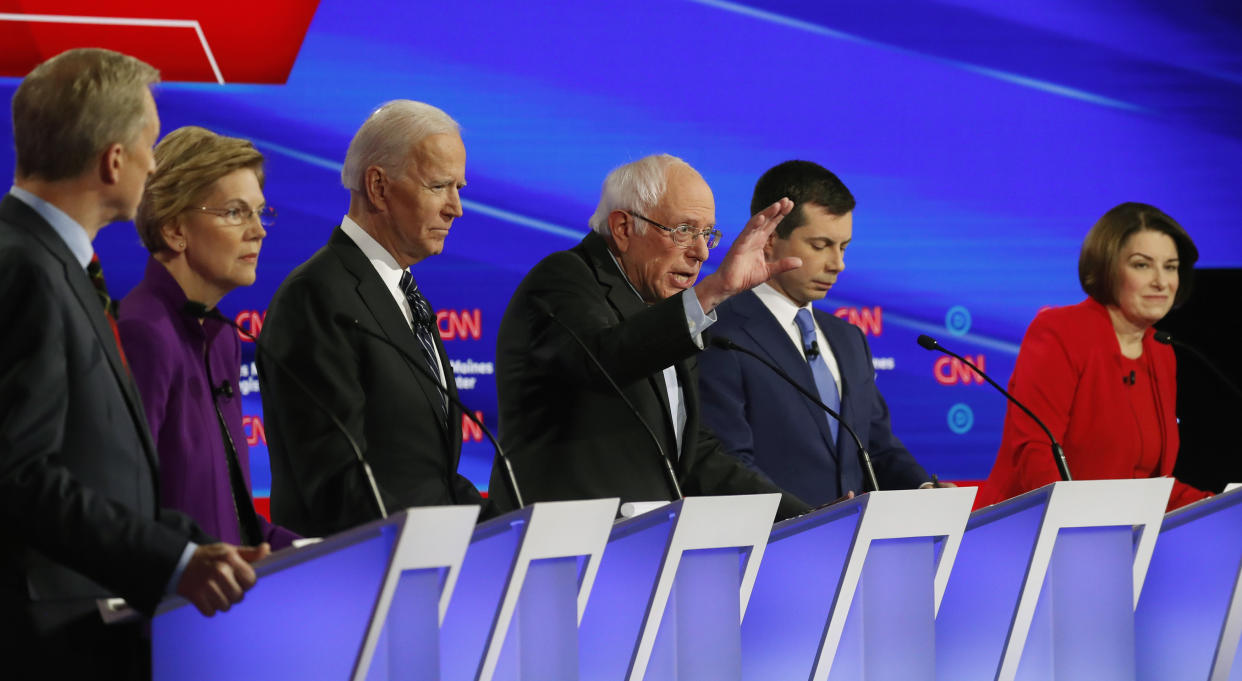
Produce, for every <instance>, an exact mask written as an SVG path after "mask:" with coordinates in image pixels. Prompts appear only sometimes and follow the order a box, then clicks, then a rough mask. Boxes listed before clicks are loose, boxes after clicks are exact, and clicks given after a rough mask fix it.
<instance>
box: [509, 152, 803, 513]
mask: <svg viewBox="0 0 1242 681" xmlns="http://www.w3.org/2000/svg"><path fill="white" fill-rule="evenodd" d="M791 206H792V204H791V203H790V202H789V201H788V200H787V199H781V200H780V201H777V202H776V203H774V204H772V205H770V206H768V207H767V208H765V209H764V210H762V211H760V212H759V213H757V214H756V215H755V216H754V217H752V218H751V219H750V221H749V222H747V223H746V226H745V227H744V228H743V230H742V233H741V234H740V235H739V236H738V238H737V240H736V241H734V242H733V245H732V246H731V247H730V248H729V252H728V253H727V254H725V257H724V260H722V261H721V263H720V266H719V267H718V268H717V269H716V271H715V272H713V273H712V274H710V275H708V276H706V277H704V278H703V280H702V281H699V282H698V283H697V284H696V283H695V282H696V280H697V279H698V275H699V268H700V267H701V266H702V264H703V262H704V261H706V260H707V257H708V252H709V249H710V248H712V247H714V246H716V245H717V243H718V242H719V240H720V236H721V235H720V232H719V231H718V230H717V229H716V228H715V225H716V209H715V201H714V199H713V197H712V192H711V189H710V188H709V187H708V186H707V183H706V182H705V181H704V180H703V178H702V176H700V175H699V173H698V172H696V171H695V170H694V168H692V167H690V165H689V164H687V163H686V162H685V161H682V160H681V159H678V158H676V157H673V156H669V155H667V154H660V155H656V156H648V157H646V158H643V159H640V160H638V161H635V162H633V163H629V164H626V165H623V166H620V167H619V168H616V169H614V170H613V171H612V172H611V173H609V175H608V177H607V179H605V180H604V186H603V191H602V195H601V197H600V201H599V206H598V207H597V208H596V211H595V214H594V215H593V216H592V217H591V220H590V225H591V229H592V231H591V233H589V234H587V236H586V237H585V238H584V239H583V240H582V241H581V242H580V243H579V244H578V245H577V246H575V247H573V248H572V249H570V250H568V251H561V252H559V253H553V254H552V255H550V256H548V257H546V258H544V259H543V260H542V261H541V262H540V263H539V264H538V265H536V266H535V268H534V269H532V270H531V271H530V273H528V274H527V275H526V277H525V279H523V280H522V283H521V284H520V285H519V286H518V289H517V291H516V292H515V293H514V295H513V298H512V300H510V302H509V307H508V309H507V310H506V311H505V315H504V318H503V320H502V321H501V323H500V333H499V336H498V338H499V340H498V342H497V349H496V363H497V380H496V382H497V390H498V392H499V397H500V439H501V441H502V444H503V446H504V448H505V450H506V451H507V452H508V454H509V456H510V457H511V459H512V460H513V467H514V469H515V472H516V475H517V478H518V482H519V485H520V487H521V490H522V494H523V496H524V497H525V499H526V500H527V501H546V500H558V499H586V498H600V497H620V498H621V500H622V501H623V502H629V501H658V500H666V499H671V498H674V497H675V495H676V491H675V489H676V487H680V490H681V492H682V493H684V494H687V495H709V494H746V493H763V492H780V491H781V490H780V489H779V488H777V487H776V486H775V485H773V484H772V483H771V482H769V481H768V480H767V479H766V478H764V477H763V476H761V475H760V474H758V473H755V472H753V471H750V470H747V469H746V468H745V467H744V466H742V465H741V463H740V462H738V460H737V459H735V458H733V457H731V456H729V455H728V454H726V453H725V452H724V450H723V449H722V448H721V446H720V443H719V442H717V441H716V438H715V437H714V436H712V434H711V433H710V432H708V431H707V430H706V429H703V428H700V426H699V400H698V388H697V381H696V372H697V361H696V359H695V354H696V353H697V352H698V351H699V350H701V349H702V347H703V345H702V343H703V341H702V335H701V334H702V332H703V331H704V330H705V329H706V328H707V327H708V326H710V325H711V323H712V322H714V321H715V315H714V313H713V312H712V311H713V310H714V309H715V307H716V306H717V305H719V304H720V303H721V302H723V301H724V300H725V299H727V298H729V297H730V296H732V295H735V294H737V293H740V292H742V291H746V290H748V289H750V288H751V287H753V286H756V285H758V284H759V283H761V282H764V281H767V280H768V278H769V277H771V276H773V275H775V274H777V273H780V272H784V271H786V270H789V269H792V268H794V267H797V266H798V265H799V264H800V262H799V261H798V259H796V258H786V259H783V260H779V261H774V262H768V261H766V260H765V259H764V253H763V247H764V244H765V243H766V242H767V240H768V235H769V234H771V233H772V230H773V229H775V227H776V225H777V224H778V223H780V221H781V219H782V218H783V217H784V216H785V215H787V214H788V213H789V210H790V207H791ZM570 330H572V333H570ZM573 336H577V337H578V338H579V339H580V341H581V343H582V345H585V346H586V347H587V348H589V349H590V352H589V353H588V352H586V351H584V350H583V348H582V346H581V345H579V341H577V340H575V339H574V338H573ZM588 354H589V355H593V356H594V357H595V359H597V360H598V361H599V363H600V364H601V365H602V367H603V368H604V369H605V370H606V372H607V374H608V375H609V376H611V378H612V379H614V380H615V381H616V382H617V384H619V386H620V388H621V390H622V391H623V392H624V394H625V395H626V397H627V398H628V401H629V402H630V403H631V404H633V407H634V410H636V411H637V412H638V415H635V414H633V413H631V409H630V407H629V406H628V405H627V404H626V400H623V399H622V398H621V397H620V396H619V395H618V394H617V392H616V391H615V390H614V389H613V388H612V387H611V386H610V385H609V383H608V378H606V377H605V375H604V372H602V371H601V370H600V369H599V368H598V367H597V366H595V363H594V361H593V360H592V358H591V357H590V356H588ZM648 427H650V428H651V430H652V432H648V430H647V428H648ZM653 438H654V440H655V441H656V442H658V445H657V444H656V442H653ZM661 457H664V458H665V459H666V460H667V466H666V464H665V461H661ZM498 468H499V467H498V466H495V465H494V466H493V468H492V484H491V490H492V499H493V501H494V503H496V505H497V506H498V507H499V508H501V509H505V508H509V507H511V506H512V500H511V499H509V496H508V494H507V490H506V486H505V485H504V484H503V480H502V478H501V477H500V476H499V475H498V470H497V469H498ZM669 469H671V470H672V476H675V478H676V486H675V485H674V482H673V480H671V479H670V473H669ZM806 510H808V509H807V506H806V505H805V504H804V503H802V502H801V501H800V500H798V499H797V498H795V497H793V496H791V495H788V494H786V495H784V496H783V497H782V500H781V505H780V509H779V511H778V516H779V517H782V518H783V517H789V516H792V515H797V514H799V513H803V512H805V511H806Z"/></svg>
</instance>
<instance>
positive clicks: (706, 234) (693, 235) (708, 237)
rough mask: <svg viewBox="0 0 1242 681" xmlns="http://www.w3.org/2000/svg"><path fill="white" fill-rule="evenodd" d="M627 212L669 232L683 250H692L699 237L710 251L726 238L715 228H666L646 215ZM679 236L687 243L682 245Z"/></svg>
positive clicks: (674, 241) (681, 225) (678, 226)
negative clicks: (691, 246) (696, 229)
mask: <svg viewBox="0 0 1242 681" xmlns="http://www.w3.org/2000/svg"><path fill="white" fill-rule="evenodd" d="M625 212H626V213H628V214H630V215H632V216H634V217H636V218H638V219H639V220H642V221H643V222H649V223H651V224H653V225H655V226H656V227H659V228H660V229H662V230H664V231H665V232H668V236H669V238H670V239H672V240H673V243H674V244H677V245H678V246H680V247H682V248H690V244H693V243H694V240H695V239H697V238H699V237H703V241H704V243H706V244H707V248H708V250H711V249H713V248H715V247H717V246H719V245H720V240H721V238H723V237H724V232H721V231H720V230H719V229H716V228H715V227H708V228H707V229H700V230H698V231H693V232H692V231H690V230H691V229H692V228H691V227H690V225H687V224H684V223H683V224H680V225H677V226H676V227H665V226H664V225H662V224H660V223H658V222H656V221H655V220H652V219H651V218H649V217H647V216H645V215H641V214H639V213H637V212H635V211H632V210H627V211H625ZM678 234H681V235H684V236H683V238H685V239H686V241H685V243H682V242H681V241H678V240H677V235H678Z"/></svg>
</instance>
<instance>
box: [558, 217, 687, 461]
mask: <svg viewBox="0 0 1242 681" xmlns="http://www.w3.org/2000/svg"><path fill="white" fill-rule="evenodd" d="M582 246H583V250H584V251H585V252H586V254H587V256H588V257H589V258H590V261H591V266H592V268H593V269H594V270H595V278H596V280H597V281H598V282H599V284H600V286H601V287H602V288H603V289H604V297H605V298H606V299H607V300H608V304H609V305H610V306H611V307H612V309H613V311H614V312H615V313H616V315H617V318H618V319H621V320H625V319H628V318H629V317H631V316H633V315H636V314H639V313H640V312H642V311H644V310H646V309H647V304H646V303H644V302H643V301H642V299H641V298H639V297H638V294H636V293H635V292H634V289H633V288H632V287H631V286H630V284H629V282H627V281H626V280H625V277H624V276H622V274H621V269H620V267H618V265H617V263H616V261H615V260H614V259H613V257H612V254H611V253H609V252H608V246H607V244H606V243H605V242H604V239H603V237H601V236H599V235H597V234H595V233H594V232H592V233H591V234H588V235H587V236H586V238H585V239H583V240H582ZM647 386H648V387H649V388H650V389H651V391H652V392H653V393H654V394H655V399H656V400H657V401H658V402H659V403H660V406H661V407H662V409H661V412H660V413H661V414H662V415H663V417H664V418H663V424H664V427H663V429H662V432H663V436H664V448H665V451H666V452H676V451H677V433H676V430H675V426H674V424H673V419H672V415H671V414H672V409H671V407H670V406H669V403H668V386H667V384H665V382H664V374H663V373H662V372H660V373H654V374H652V375H650V376H648V377H647ZM682 386H683V388H682V389H683V390H685V387H684V386H685V383H684V382H683V383H682ZM687 423H689V418H687ZM682 441H683V443H684V442H685V441H686V438H684V437H683V438H682ZM683 458H685V457H682V456H677V459H678V460H679V461H680V460H681V459H683Z"/></svg>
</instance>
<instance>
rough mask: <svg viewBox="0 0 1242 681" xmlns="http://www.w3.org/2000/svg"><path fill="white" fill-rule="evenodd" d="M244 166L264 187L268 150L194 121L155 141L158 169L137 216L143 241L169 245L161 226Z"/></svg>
mask: <svg viewBox="0 0 1242 681" xmlns="http://www.w3.org/2000/svg"><path fill="white" fill-rule="evenodd" d="M243 168H249V169H250V170H253V171H254V174H255V176H256V177H258V179H259V186H260V187H262V186H263V154H261V153H259V150H258V149H255V148H254V145H253V144H251V143H250V141H249V140H244V139H239V138H237V137H225V136H223V135H217V134H216V133H214V132H212V131H210V130H207V129H206V128H200V127H197V126H193V125H188V126H186V127H184V128H177V129H176V130H173V131H172V132H170V133H168V136H167V137H165V138H164V139H163V140H161V141H160V143H159V144H157V145H155V172H154V173H152V175H151V177H149V178H147V185H146V188H145V189H144V190H143V192H142V202H141V203H139V204H138V216H137V217H136V218H134V225H135V226H136V227H137V228H138V236H139V237H141V238H142V245H143V246H146V247H147V250H148V251H150V252H152V253H157V252H159V251H160V250H163V249H164V248H166V247H167V244H165V243H164V235H163V233H162V232H161V228H162V227H163V226H164V225H165V224H167V223H169V222H170V221H172V220H173V219H174V218H176V217H177V216H178V215H180V214H181V213H182V212H183V211H185V210H186V209H188V208H191V207H193V206H194V205H195V204H197V203H198V202H199V201H201V200H202V199H203V195H204V194H205V193H207V191H208V190H210V189H211V185H213V184H215V182H216V180H219V179H220V178H222V177H224V176H225V175H228V174H229V173H232V172H234V171H237V170H241V169H243Z"/></svg>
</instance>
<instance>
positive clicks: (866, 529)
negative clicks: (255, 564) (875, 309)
mask: <svg viewBox="0 0 1242 681" xmlns="http://www.w3.org/2000/svg"><path fill="white" fill-rule="evenodd" d="M1171 488H1172V481H1171V480H1169V479H1149V480H1107V481H1084V482H1058V483H1055V484H1053V485H1049V486H1047V487H1044V488H1042V489H1039V490H1036V491H1033V492H1030V493H1028V494H1025V495H1023V496H1020V497H1017V498H1015V499H1011V500H1009V501H1007V502H1005V503H1002V504H997V505H995V506H991V507H988V508H985V509H981V510H979V511H976V512H975V513H971V511H970V509H971V505H972V502H973V500H974V495H975V489H974V488H960V489H935V490H909V491H892V492H878V493H871V494H867V495H864V496H861V497H858V498H855V499H852V500H850V501H847V502H844V503H841V504H837V505H834V506H831V507H828V508H824V509H821V510H819V511H817V512H815V513H811V514H809V515H805V516H802V517H799V518H795V519H792V520H787V521H784V522H781V523H777V524H776V525H773V524H772V518H773V517H774V515H775V512H776V506H777V501H778V497H777V496H776V495H757V496H732V497H695V498H688V499H684V500H682V501H679V502H676V503H672V504H668V505H664V506H661V507H659V508H657V509H655V510H651V511H649V512H646V513H643V514H641V515H636V516H634V517H630V518H626V519H623V520H619V521H618V520H615V518H616V516H617V510H618V502H617V500H616V499H596V500H588V501H569V502H553V503H538V504H533V505H531V506H529V507H527V508H524V509H522V510H520V511H516V512H514V513H510V514H508V515H505V516H502V517H500V518H496V519H494V520H490V521H488V522H485V523H482V524H476V521H477V509H476V508H474V507H435V508H419V509H410V510H407V511H403V512H401V513H399V514H396V515H394V516H392V517H390V518H388V519H387V520H385V521H381V522H375V523H372V524H370V525H366V526H362V527H358V528H355V529H353V530H350V531H348V532H345V533H342V534H340V535H337V536H333V537H330V538H328V539H327V540H325V541H323V542H321V543H319V544H315V545H313V546H308V547H304V548H301V549H297V550H291V551H286V552H281V553H280V554H276V555H274V556H273V557H271V558H269V559H267V560H266V561H264V562H263V563H261V564H260V565H259V569H258V572H259V574H260V581H259V583H258V585H257V586H256V587H255V588H254V589H253V590H252V591H250V592H249V593H248V594H247V595H246V598H245V600H244V601H243V602H242V603H241V604H239V605H237V606H235V607H234V608H233V609H232V610H231V611H229V612H228V613H223V614H219V615H217V616H215V617H214V618H210V619H209V618H204V617H202V616H201V615H199V614H198V612H197V611H196V610H195V609H194V608H193V607H191V606H189V605H188V604H186V603H185V602H184V601H178V600H172V601H169V602H166V603H165V604H164V605H163V606H162V607H161V610H160V612H159V613H158V614H157V616H156V617H155V619H154V621H153V623H152V638H153V671H154V675H155V678H156V679H170V680H171V679H176V680H184V679H257V680H262V681H272V680H275V679H342V680H344V679H353V680H356V681H363V680H374V681H382V680H387V679H394V680H395V679H444V680H446V681H448V680H451V681H466V680H479V681H486V680H491V679H497V680H501V679H503V680H514V681H517V680H521V681H547V680H561V679H565V680H574V679H581V680H584V681H594V680H597V679H598V680H605V679H607V680H626V681H636V680H638V679H650V680H653V681H656V680H658V681H666V680H667V681H674V680H676V681H690V680H696V681H697V680H700V679H702V680H711V681H720V680H741V679H746V680H748V681H749V680H763V681H772V680H783V679H814V680H816V681H823V680H825V679H851V680H859V679H865V680H879V679H884V680H888V679H901V680H903V681H919V680H928V681H930V680H932V679H950V680H953V681H969V680H973V679H1004V680H1006V681H1008V680H1010V679H1023V680H1026V679H1038V680H1041V681H1043V680H1047V679H1091V680H1093V681H1100V680H1103V681H1108V680H1112V679H1126V680H1130V681H1133V680H1136V679H1138V680H1142V681H1148V680H1151V681H1156V680H1159V681H1173V680H1177V679H1196V680H1199V681H1206V680H1211V681H1242V662H1238V663H1235V658H1236V657H1237V650H1238V644H1239V639H1240V638H1242V582H1240V581H1239V569H1240V567H1242V490H1240V491H1230V492H1227V493H1225V494H1222V495H1219V496H1216V497H1214V498H1211V499H1208V500H1205V501H1202V502H1200V503H1198V504H1195V505H1193V506H1188V507H1185V508H1183V509H1179V510H1178V511H1175V512H1173V513H1169V514H1167V515H1166V514H1165V513H1164V509H1165V505H1166V502H1167V499H1168V497H1169V492H1170V490H1171Z"/></svg>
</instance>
